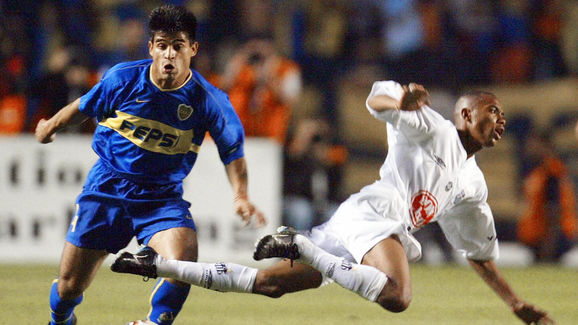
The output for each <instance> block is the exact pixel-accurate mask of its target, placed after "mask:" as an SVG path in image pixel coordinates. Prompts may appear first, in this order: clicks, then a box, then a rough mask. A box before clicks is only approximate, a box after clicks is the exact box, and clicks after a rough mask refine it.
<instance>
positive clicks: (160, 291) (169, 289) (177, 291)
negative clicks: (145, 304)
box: [147, 278, 191, 325]
mask: <svg viewBox="0 0 578 325" xmlns="http://www.w3.org/2000/svg"><path fill="white" fill-rule="evenodd" d="M190 289H191V286H188V285H187V286H178V285H176V284H172V283H170V282H169V281H167V280H166V279H163V278H161V279H159V281H158V282H157V284H156V286H155V288H154V290H153V293H152V295H151V299H150V301H151V310H150V312H149V314H148V316H147V318H148V319H149V320H150V321H152V322H154V323H155V324H158V325H171V324H172V323H173V321H174V320H175V317H176V316H177V314H178V313H179V311H180V310H181V308H182V307H183V304H184V303H185V300H186V299H187V296H188V294H189V290H190Z"/></svg>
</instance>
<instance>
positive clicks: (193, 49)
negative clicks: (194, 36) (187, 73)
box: [191, 42, 199, 57]
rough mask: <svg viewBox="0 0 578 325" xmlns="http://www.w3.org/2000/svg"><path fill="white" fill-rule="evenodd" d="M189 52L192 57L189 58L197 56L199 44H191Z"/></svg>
mask: <svg viewBox="0 0 578 325" xmlns="http://www.w3.org/2000/svg"><path fill="white" fill-rule="evenodd" d="M191 50H192V51H193V55H191V57H194V56H195V55H197V52H198V51H199V42H191Z"/></svg>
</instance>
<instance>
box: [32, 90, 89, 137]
mask: <svg viewBox="0 0 578 325" xmlns="http://www.w3.org/2000/svg"><path fill="white" fill-rule="evenodd" d="M79 107H80V98H78V99H76V100H75V101H73V102H72V103H70V104H68V105H66V106H64V107H63V108H62V109H61V110H60V111H58V113H56V114H54V116H52V117H51V118H50V119H48V120H45V119H41V120H40V121H38V124H37V125H36V130H35V131H34V135H35V136H36V140H38V142H40V143H50V142H52V141H54V135H55V133H56V132H58V131H60V130H62V129H64V128H65V127H66V126H68V125H77V124H81V123H82V122H84V121H86V120H87V119H88V118H89V117H88V116H87V115H86V114H84V113H82V112H81V111H80V109H79Z"/></svg>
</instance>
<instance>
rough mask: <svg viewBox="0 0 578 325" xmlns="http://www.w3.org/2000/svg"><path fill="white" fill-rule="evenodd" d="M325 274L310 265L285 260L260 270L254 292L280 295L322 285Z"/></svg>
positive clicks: (271, 295)
mask: <svg viewBox="0 0 578 325" xmlns="http://www.w3.org/2000/svg"><path fill="white" fill-rule="evenodd" d="M322 281H323V276H322V275H321V273H320V272H319V271H317V270H315V269H314V268H312V267H311V266H309V265H305V264H301V263H297V262H294V263H293V265H291V262H290V261H289V260H283V261H280V262H278V263H276V264H274V265H273V266H271V267H268V268H266V269H262V270H259V272H258V273H257V277H256V279H255V287H254V289H253V291H254V293H259V294H263V295H266V296H270V297H280V296H282V295H283V294H285V293H290V292H296V291H301V290H306V289H311V288H317V287H319V286H320V285H321V282H322Z"/></svg>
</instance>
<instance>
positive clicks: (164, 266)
mask: <svg viewBox="0 0 578 325" xmlns="http://www.w3.org/2000/svg"><path fill="white" fill-rule="evenodd" d="M156 265H157V273H158V275H159V276H163V277H170V278H173V279H177V280H179V281H182V282H186V283H190V284H192V285H195V286H199V287H203V288H206V289H211V290H216V291H223V292H246V293H250V292H252V290H253V285H254V283H255V278H256V276H257V269H254V268H249V267H246V266H243V265H239V264H234V263H215V264H209V263H197V262H187V261H177V260H165V259H163V258H162V257H160V256H159V257H158V259H157V262H156Z"/></svg>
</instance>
